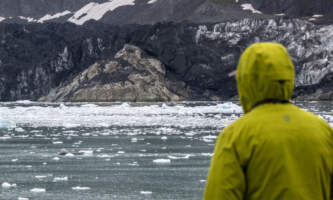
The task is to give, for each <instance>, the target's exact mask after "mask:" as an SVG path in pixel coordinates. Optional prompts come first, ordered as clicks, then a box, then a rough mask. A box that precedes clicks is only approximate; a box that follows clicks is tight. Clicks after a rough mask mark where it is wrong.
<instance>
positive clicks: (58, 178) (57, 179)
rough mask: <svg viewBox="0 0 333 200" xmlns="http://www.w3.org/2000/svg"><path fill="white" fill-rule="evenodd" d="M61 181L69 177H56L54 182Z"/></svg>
mask: <svg viewBox="0 0 333 200" xmlns="http://www.w3.org/2000/svg"><path fill="white" fill-rule="evenodd" d="M61 181H68V177H67V176H64V177H54V178H53V182H61Z"/></svg>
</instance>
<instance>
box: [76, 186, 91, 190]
mask: <svg viewBox="0 0 333 200" xmlns="http://www.w3.org/2000/svg"><path fill="white" fill-rule="evenodd" d="M72 190H90V187H82V186H75V187H72Z"/></svg>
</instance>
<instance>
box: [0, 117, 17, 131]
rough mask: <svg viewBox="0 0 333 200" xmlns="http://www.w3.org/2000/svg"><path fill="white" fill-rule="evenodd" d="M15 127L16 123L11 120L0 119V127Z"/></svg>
mask: <svg viewBox="0 0 333 200" xmlns="http://www.w3.org/2000/svg"><path fill="white" fill-rule="evenodd" d="M15 127H16V124H15V123H14V122H12V121H9V120H6V119H0V129H13V128H15Z"/></svg>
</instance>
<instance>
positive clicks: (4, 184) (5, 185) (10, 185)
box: [1, 182, 16, 189]
mask: <svg viewBox="0 0 333 200" xmlns="http://www.w3.org/2000/svg"><path fill="white" fill-rule="evenodd" d="M1 187H2V188H4V189H9V188H14V187H16V184H15V183H13V184H10V183H8V182H3V183H2V184H1Z"/></svg>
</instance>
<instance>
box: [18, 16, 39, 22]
mask: <svg viewBox="0 0 333 200" xmlns="http://www.w3.org/2000/svg"><path fill="white" fill-rule="evenodd" d="M19 18H20V19H23V20H26V21H28V22H38V20H37V19H34V18H32V17H24V16H19Z"/></svg>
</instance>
